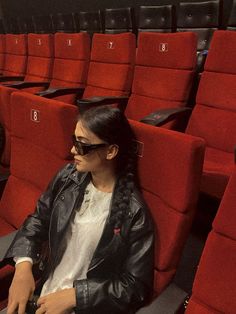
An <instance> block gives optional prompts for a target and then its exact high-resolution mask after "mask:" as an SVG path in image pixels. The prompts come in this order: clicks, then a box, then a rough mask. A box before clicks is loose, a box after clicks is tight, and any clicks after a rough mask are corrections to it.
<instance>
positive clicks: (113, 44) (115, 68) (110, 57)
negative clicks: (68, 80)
mask: <svg viewBox="0 0 236 314" xmlns="http://www.w3.org/2000/svg"><path fill="white" fill-rule="evenodd" d="M135 54H136V41H135V36H134V34H131V33H123V34H95V35H94V37H93V41H92V50H91V61H90V65H89V72H88V79H87V87H86V89H85V92H84V95H83V98H88V97H92V96H108V95H117V96H118V95H123V94H124V93H125V94H128V93H129V91H130V89H131V85H132V80H133V66H134V62H135ZM97 92H99V94H97Z"/></svg>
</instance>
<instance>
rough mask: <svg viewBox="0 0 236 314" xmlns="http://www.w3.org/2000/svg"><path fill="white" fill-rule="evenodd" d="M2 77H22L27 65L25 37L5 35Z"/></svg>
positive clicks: (21, 35) (23, 35) (22, 35)
mask: <svg viewBox="0 0 236 314" xmlns="http://www.w3.org/2000/svg"><path fill="white" fill-rule="evenodd" d="M5 36H6V37H5V40H6V49H5V51H6V54H5V64H4V70H3V75H10V76H11V75H13V76H14V75H24V74H25V71H26V63H27V35H25V34H19V35H15V34H6V35H5Z"/></svg>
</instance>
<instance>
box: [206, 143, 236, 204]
mask: <svg viewBox="0 0 236 314" xmlns="http://www.w3.org/2000/svg"><path fill="white" fill-rule="evenodd" d="M203 169H204V172H203V174H202V180H201V190H202V191H204V192H205V193H207V194H208V195H212V196H214V197H217V198H221V197H222V196H223V194H224V190H225V187H226V185H227V183H228V181H229V177H230V175H231V173H232V171H233V169H234V154H233V153H228V152H224V151H221V150H218V149H214V148H210V147H207V148H206V153H205V160H204V167H203Z"/></svg>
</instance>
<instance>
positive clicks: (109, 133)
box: [80, 106, 137, 228]
mask: <svg viewBox="0 0 236 314" xmlns="http://www.w3.org/2000/svg"><path fill="white" fill-rule="evenodd" d="M80 120H81V121H82V123H83V124H84V125H85V126H86V127H87V128H88V129H89V130H90V131H92V132H93V133H94V134H95V135H96V136H98V137H99V138H100V139H101V140H103V141H105V142H106V143H108V144H116V145H117V146H118V147H119V151H118V155H117V158H116V170H117V177H118V180H117V183H116V188H115V189H116V193H115V195H114V201H113V208H112V210H113V213H114V214H113V215H112V217H113V221H111V223H113V224H114V228H120V227H121V225H122V221H123V219H124V217H125V216H126V214H128V211H129V203H130V197H131V194H132V192H133V189H134V186H135V184H136V183H137V169H136V168H137V154H136V152H135V136H134V133H133V131H132V129H131V127H130V124H129V122H128V120H127V118H126V117H125V115H124V114H123V113H122V112H121V111H120V110H119V109H118V108H113V107H110V106H99V107H95V108H91V109H89V110H87V111H85V112H84V113H83V114H81V115H80Z"/></svg>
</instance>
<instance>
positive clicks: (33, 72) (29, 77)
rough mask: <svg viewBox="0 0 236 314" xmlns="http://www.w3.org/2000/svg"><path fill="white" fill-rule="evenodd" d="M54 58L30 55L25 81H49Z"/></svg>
mask: <svg viewBox="0 0 236 314" xmlns="http://www.w3.org/2000/svg"><path fill="white" fill-rule="evenodd" d="M52 69H53V59H52V58H42V57H34V56H33V57H31V56H30V57H28V62H27V73H26V75H25V81H48V80H49V79H50V78H51V76H52Z"/></svg>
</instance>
